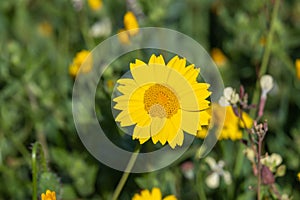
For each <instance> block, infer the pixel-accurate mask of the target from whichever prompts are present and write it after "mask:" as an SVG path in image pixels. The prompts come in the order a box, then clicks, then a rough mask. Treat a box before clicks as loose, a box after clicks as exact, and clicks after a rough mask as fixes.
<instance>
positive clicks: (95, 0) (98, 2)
mask: <svg viewBox="0 0 300 200" xmlns="http://www.w3.org/2000/svg"><path fill="white" fill-rule="evenodd" d="M88 4H89V7H90V8H91V9H92V10H94V11H97V10H100V9H101V8H102V0H88Z"/></svg>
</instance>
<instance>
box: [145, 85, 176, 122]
mask: <svg viewBox="0 0 300 200" xmlns="http://www.w3.org/2000/svg"><path fill="white" fill-rule="evenodd" d="M144 105H145V110H146V111H147V112H148V114H150V116H151V117H160V118H164V117H166V118H170V117H172V116H173V115H174V114H176V113H177V111H178V109H179V101H178V99H177V96H176V95H175V94H174V92H173V91H172V90H170V89H169V88H168V87H166V86H163V85H160V84H155V85H152V86H151V87H149V88H148V89H147V90H146V91H145V94H144Z"/></svg>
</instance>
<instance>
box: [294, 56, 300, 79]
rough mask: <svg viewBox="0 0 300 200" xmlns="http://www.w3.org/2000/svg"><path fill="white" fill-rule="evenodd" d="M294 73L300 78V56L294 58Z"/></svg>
mask: <svg viewBox="0 0 300 200" xmlns="http://www.w3.org/2000/svg"><path fill="white" fill-rule="evenodd" d="M295 64H296V73H297V78H298V79H299V80H300V58H299V59H296V63H295Z"/></svg>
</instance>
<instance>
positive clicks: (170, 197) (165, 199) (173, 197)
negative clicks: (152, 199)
mask: <svg viewBox="0 0 300 200" xmlns="http://www.w3.org/2000/svg"><path fill="white" fill-rule="evenodd" d="M163 200H177V198H176V197H175V196H174V195H169V196H166V197H165V198H163Z"/></svg>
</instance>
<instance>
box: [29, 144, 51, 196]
mask: <svg viewBox="0 0 300 200" xmlns="http://www.w3.org/2000/svg"><path fill="white" fill-rule="evenodd" d="M38 154H39V156H40V160H41V167H42V170H43V171H47V163H46V158H45V154H44V151H43V148H42V145H41V144H40V143H38V142H35V143H34V145H33V147H32V154H31V164H32V200H37V177H38V162H37V160H38V158H37V155H38Z"/></svg>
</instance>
